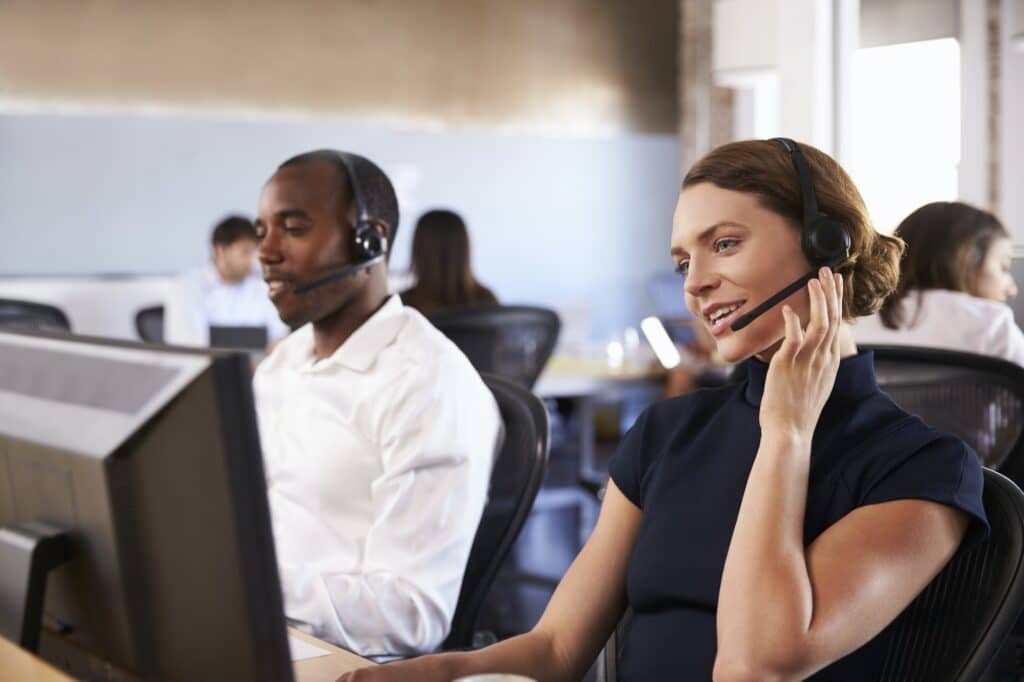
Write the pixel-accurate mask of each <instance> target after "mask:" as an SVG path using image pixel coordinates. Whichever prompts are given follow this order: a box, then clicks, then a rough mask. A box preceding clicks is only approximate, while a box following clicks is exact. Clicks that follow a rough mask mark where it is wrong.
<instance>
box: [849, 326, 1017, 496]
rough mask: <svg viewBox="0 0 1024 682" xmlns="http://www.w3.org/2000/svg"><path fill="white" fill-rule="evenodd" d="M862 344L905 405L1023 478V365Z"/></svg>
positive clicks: (885, 386) (882, 381) (883, 383)
mask: <svg viewBox="0 0 1024 682" xmlns="http://www.w3.org/2000/svg"><path fill="white" fill-rule="evenodd" d="M862 348H863V349H864V350H873V351H874V353H875V374H876V375H877V377H878V385H879V386H880V387H881V389H882V390H883V391H885V392H886V393H888V394H889V395H891V396H892V398H893V400H895V401H896V403H897V404H898V405H899V406H900V407H902V408H903V409H905V410H906V411H908V412H911V413H913V414H916V415H917V416H919V417H921V419H923V420H924V421H925V423H927V424H928V425H929V426H932V427H934V428H936V429H938V430H940V431H945V432H946V433H951V434H953V435H955V436H957V437H958V438H960V439H961V440H963V441H964V442H966V443H967V444H968V445H970V446H971V447H972V448H974V451H975V452H977V453H978V456H979V457H980V458H981V461H982V464H984V465H985V466H987V467H991V468H993V469H995V470H996V471H999V472H1001V473H1003V474H1005V475H1006V476H1009V477H1010V479H1012V480H1013V481H1014V482H1016V483H1017V485H1022V483H1024V456H1022V453H1024V368H1022V367H1020V366H1018V365H1016V364H1014V363H1012V362H1008V361H1006V360H1001V359H999V358H993V357H989V356H984V355H975V354H973V353H962V352H958V351H951V350H937V349H931V348H916V347H909V346H863V347H862Z"/></svg>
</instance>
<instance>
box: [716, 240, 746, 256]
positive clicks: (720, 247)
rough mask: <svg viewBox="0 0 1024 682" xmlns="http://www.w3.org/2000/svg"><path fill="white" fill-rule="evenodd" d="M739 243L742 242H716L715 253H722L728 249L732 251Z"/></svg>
mask: <svg viewBox="0 0 1024 682" xmlns="http://www.w3.org/2000/svg"><path fill="white" fill-rule="evenodd" d="M739 243H740V240H738V239H719V240H718V241H717V242H715V253H721V252H722V251H725V250H726V249H731V248H732V247H734V246H736V245H737V244H739Z"/></svg>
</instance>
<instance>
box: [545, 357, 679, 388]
mask: <svg viewBox="0 0 1024 682" xmlns="http://www.w3.org/2000/svg"><path fill="white" fill-rule="evenodd" d="M664 377H665V370H664V369H662V368H661V366H660V365H655V364H644V365H641V366H637V365H624V366H622V367H619V368H614V369H613V368H611V367H609V366H608V363H607V362H605V361H603V360H592V359H585V358H575V357H568V356H555V357H553V358H551V359H550V360H549V361H548V364H547V366H545V368H544V371H543V372H541V375H540V377H539V378H538V379H537V384H536V385H535V386H534V388H533V392H534V393H536V394H537V395H539V396H541V397H542V398H562V397H566V398H568V397H573V396H586V395H595V394H600V393H604V392H607V391H614V390H619V389H623V388H629V387H631V386H637V385H649V384H652V383H657V382H659V381H663V380H664Z"/></svg>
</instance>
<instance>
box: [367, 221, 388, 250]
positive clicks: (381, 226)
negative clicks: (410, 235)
mask: <svg viewBox="0 0 1024 682" xmlns="http://www.w3.org/2000/svg"><path fill="white" fill-rule="evenodd" d="M370 225H372V226H373V229H375V230H377V232H380V235H381V236H382V237H384V238H385V239H387V240H388V246H389V247H390V245H391V226H390V225H388V224H387V223H386V222H384V221H383V220H380V219H378V218H370Z"/></svg>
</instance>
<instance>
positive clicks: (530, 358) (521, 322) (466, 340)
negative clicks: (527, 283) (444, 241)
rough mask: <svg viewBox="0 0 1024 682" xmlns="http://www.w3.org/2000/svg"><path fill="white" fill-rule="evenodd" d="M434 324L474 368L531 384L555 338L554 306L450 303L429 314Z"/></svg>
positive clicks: (552, 348) (555, 315)
mask: <svg viewBox="0 0 1024 682" xmlns="http://www.w3.org/2000/svg"><path fill="white" fill-rule="evenodd" d="M430 321H431V322H432V323H433V324H434V326H435V327H437V328H438V329H440V330H441V332H442V333H443V334H444V335H445V336H447V337H448V338H449V339H451V340H452V341H453V342H454V343H455V345H456V346H458V347H459V349H460V350H462V352H463V353H465V354H466V357H468V358H469V361H470V362H472V363H473V366H474V367H476V369H477V371H478V372H486V373H488V374H496V375H498V376H500V377H505V378H506V379H510V380H511V381H514V382H516V383H518V384H519V385H520V386H525V387H526V388H532V387H533V384H534V383H535V382H536V381H537V377H539V376H540V373H541V371H542V370H543V369H544V365H545V363H547V361H548V358H549V357H551V352H552V351H553V350H554V348H555V342H556V341H557V340H558V332H559V329H560V328H561V322H560V321H559V319H558V315H557V314H556V313H555V312H554V311H553V310H548V309H547V308H537V307H533V306H518V305H517V306H511V305H493V306H492V305H488V306H472V307H467V308H450V309H448V310H441V311H439V312H437V313H434V314H433V315H431V316H430Z"/></svg>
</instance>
